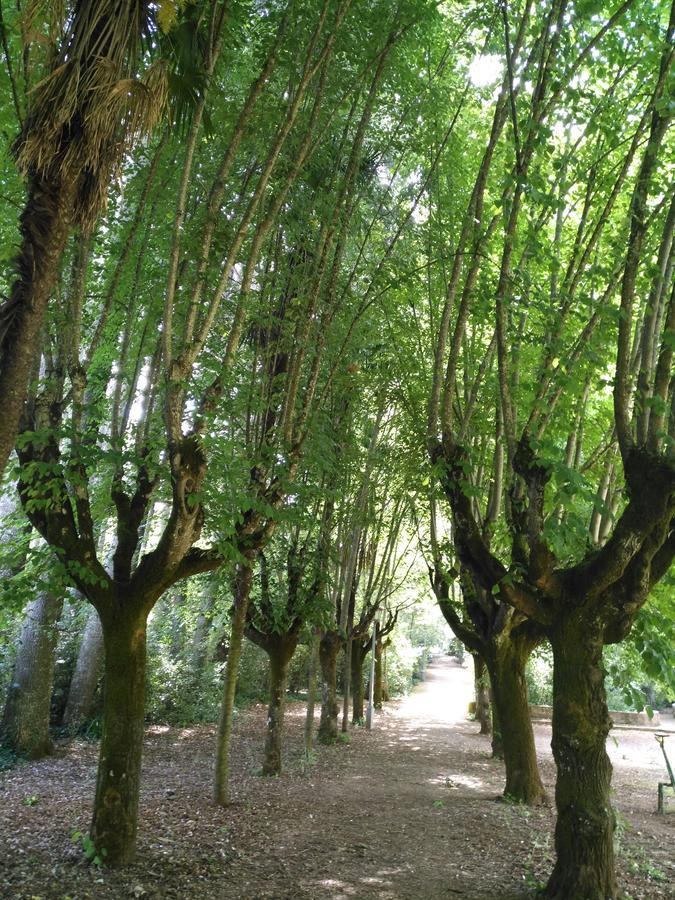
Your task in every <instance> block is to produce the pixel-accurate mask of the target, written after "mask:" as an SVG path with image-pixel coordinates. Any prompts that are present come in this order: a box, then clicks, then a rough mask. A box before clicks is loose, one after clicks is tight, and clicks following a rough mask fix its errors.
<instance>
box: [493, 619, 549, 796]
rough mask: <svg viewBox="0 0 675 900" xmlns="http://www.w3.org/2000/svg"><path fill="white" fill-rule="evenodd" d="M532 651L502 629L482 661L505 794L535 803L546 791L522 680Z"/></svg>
mask: <svg viewBox="0 0 675 900" xmlns="http://www.w3.org/2000/svg"><path fill="white" fill-rule="evenodd" d="M531 651H532V644H531V642H530V641H529V640H527V639H526V638H524V637H522V636H519V637H514V636H513V634H510V635H509V633H508V632H504V633H502V635H500V636H499V637H498V638H497V640H496V642H495V644H494V646H493V647H492V648H491V651H490V652H488V653H487V654H486V660H485V661H486V664H487V667H488V670H489V672H490V681H491V684H492V697H493V703H494V706H495V708H496V709H497V717H498V719H499V724H500V728H501V739H502V746H503V749H504V767H505V769H506V786H505V787H504V796H505V797H508V798H510V799H512V800H515V801H516V802H518V803H527V804H536V803H542V802H544V801H545V800H546V792H545V791H544V786H543V784H542V783H541V778H540V777H539V769H538V766H537V753H536V750H535V746H534V733H533V731H532V720H531V719H530V709H529V706H528V700H527V684H526V682H525V664H526V663H527V659H528V657H529V655H530V653H531Z"/></svg>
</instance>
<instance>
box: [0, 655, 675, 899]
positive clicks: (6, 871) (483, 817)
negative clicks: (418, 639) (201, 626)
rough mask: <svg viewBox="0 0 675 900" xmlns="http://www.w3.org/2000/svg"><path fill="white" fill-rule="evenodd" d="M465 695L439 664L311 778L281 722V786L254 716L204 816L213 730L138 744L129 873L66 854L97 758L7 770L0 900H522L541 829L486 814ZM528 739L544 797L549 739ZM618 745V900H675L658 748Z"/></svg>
mask: <svg viewBox="0 0 675 900" xmlns="http://www.w3.org/2000/svg"><path fill="white" fill-rule="evenodd" d="M471 690H472V684H471V673H470V668H469V667H467V668H466V669H464V668H460V667H459V666H457V664H456V663H455V662H454V661H453V660H450V659H447V658H445V659H441V660H439V661H437V662H436V664H434V665H432V666H430V668H429V677H428V680H427V682H426V683H425V684H424V685H422V686H420V688H418V689H417V690H416V691H415V692H413V694H411V696H410V697H408V698H407V699H405V700H404V701H402V702H400V703H398V704H392V705H391V706H390V707H389V709H388V710H387V711H386V712H384V713H382V714H380V715H378V717H377V720H376V728H375V730H374V731H373V732H372V733H370V734H368V733H366V732H365V731H363V730H362V729H356V730H354V731H353V733H352V739H351V742H350V743H349V744H339V745H336V746H335V747H329V748H321V749H320V750H319V752H318V758H317V761H316V763H315V764H314V765H312V767H311V768H310V769H309V770H308V771H307V772H303V771H302V767H301V763H300V761H299V749H300V746H301V740H302V713H303V710H302V707H301V705H300V704H294V705H291V709H290V710H289V713H290V714H289V722H288V740H287V746H288V764H287V766H286V772H285V774H284V775H283V776H282V777H281V778H278V779H263V778H260V777H258V776H257V775H256V774H255V773H256V771H257V769H258V767H259V765H260V750H261V746H262V739H263V727H264V710H263V708H262V707H257V708H255V709H253V710H250V711H248V712H247V713H246V714H244V715H242V716H241V717H240V719H239V722H238V727H237V731H236V734H235V741H234V747H233V757H234V767H235V777H234V779H233V785H234V791H233V795H234V803H233V805H232V806H231V807H229V808H228V809H227V810H220V809H216V808H214V807H213V806H212V805H211V804H210V802H209V801H210V782H211V771H212V758H213V729H212V728H209V727H200V728H193V729H168V728H165V729H162V728H155V729H151V730H150V732H149V734H148V738H147V749H146V756H145V764H144V781H143V799H142V804H141V822H142V825H141V837H140V841H139V861H138V863H137V864H136V865H135V866H133V867H132V868H131V869H129V870H126V871H124V872H106V871H100V870H98V869H97V868H95V867H90V866H87V865H85V864H84V863H83V862H82V855H81V852H80V851H79V850H78V848H76V847H74V846H73V844H72V843H71V842H70V840H69V836H70V834H71V832H72V831H73V830H74V829H80V830H83V831H86V827H87V824H88V816H89V804H90V802H91V796H92V793H93V783H94V775H95V763H96V748H95V747H94V746H92V745H87V744H75V745H70V746H69V747H68V748H62V749H61V750H60V753H59V755H57V756H55V757H53V758H52V759H50V760H46V761H44V762H41V763H33V764H26V765H22V766H19V767H17V768H16V769H14V770H13V771H12V772H10V773H7V774H6V775H5V776H2V777H1V778H0V791H1V792H2V796H3V801H4V802H3V804H2V810H1V811H0V897H2V898H12V900H14V898H21V900H24V898H26V900H29V898H33V900H34V898H41V900H52V898H59V900H66V898H72V900H85V898H123V897H145V898H149V897H153V898H154V897H162V898H184V900H188V898H199V900H202V898H203V900H210V898H214V900H215V898H235V897H236V898H275V900H284V898H287V900H291V898H293V900H295V898H299V900H302V898H317V900H319V898H326V900H328V898H330V900H342V898H371V897H372V898H375V897H377V898H381V900H387V898H410V900H413V898H414V900H441V898H453V897H461V898H467V900H468V898H471V900H521V898H526V897H527V898H532V897H533V896H534V892H535V888H536V886H537V885H538V883H540V882H541V879H543V878H544V877H545V875H546V873H547V872H548V871H549V870H550V866H551V853H552V849H551V848H552V837H551V835H552V827H553V815H552V812H551V811H550V810H549V809H546V808H541V809H535V810H528V809H525V808H522V807H516V806H512V805H509V804H505V803H502V802H495V798H496V797H497V795H498V794H499V793H500V791H501V789H502V786H503V784H502V767H501V764H500V763H499V762H497V761H495V760H492V759H491V758H490V757H489V741H488V739H486V738H485V737H481V736H480V735H478V734H477V727H476V725H475V724H474V723H472V722H468V721H466V720H465V710H466V707H467V703H468V700H469V699H470V697H471ZM536 732H537V743H538V747H539V750H540V754H541V760H542V771H543V776H544V780H545V782H546V783H547V785H548V786H549V788H550V789H551V790H552V781H553V766H552V761H551V759H550V750H549V749H548V746H547V745H548V743H549V742H550V729H549V728H548V727H547V726H544V725H541V726H537V729H536ZM618 741H619V743H618V745H616V746H615V745H614V744H613V743H612V744H611V750H612V756H613V757H614V762H615V766H616V778H615V784H616V787H617V806H618V808H619V810H620V812H621V816H622V818H621V822H622V823H623V824H622V826H621V834H620V837H621V842H622V845H623V848H622V853H621V856H620V871H621V880H622V884H623V886H624V887H625V888H626V889H627V890H628V891H629V895H630V897H631V898H633V900H638V898H657V897H659V898H661V897H672V896H673V893H672V881H671V882H670V884H669V883H668V882H667V881H666V880H664V879H666V878H668V877H669V876H670V877H672V874H673V869H672V868H669V867H670V866H671V865H672V846H673V838H674V837H675V833H674V832H675V829H674V827H673V825H674V823H675V814H673V815H671V816H670V817H667V818H666V819H659V818H657V817H656V816H655V815H654V813H653V808H654V800H655V782H656V781H657V780H658V778H659V777H660V775H661V768H662V767H661V768H660V767H659V760H658V756H657V754H656V753H653V750H656V751H658V748H657V747H656V742H655V741H654V740H653V738H652V736H651V735H650V734H644V733H639V732H620V733H618ZM652 745H653V746H652ZM626 820H630V821H631V822H632V823H633V827H632V829H631V830H626V829H627V824H626Z"/></svg>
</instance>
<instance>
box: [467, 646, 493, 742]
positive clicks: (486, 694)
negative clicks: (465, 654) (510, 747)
mask: <svg viewBox="0 0 675 900" xmlns="http://www.w3.org/2000/svg"><path fill="white" fill-rule="evenodd" d="M472 656H473V673H474V689H475V696H476V721H477V722H479V723H480V734H492V718H491V715H490V688H489V677H488V672H487V668H486V666H485V660H484V659H483V657H482V656H480V655H479V654H478V653H474V654H472Z"/></svg>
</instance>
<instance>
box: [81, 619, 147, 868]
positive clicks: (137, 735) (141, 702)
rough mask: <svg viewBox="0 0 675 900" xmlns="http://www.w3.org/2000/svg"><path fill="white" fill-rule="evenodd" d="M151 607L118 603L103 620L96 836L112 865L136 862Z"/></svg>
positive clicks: (102, 854)
mask: <svg viewBox="0 0 675 900" xmlns="http://www.w3.org/2000/svg"><path fill="white" fill-rule="evenodd" d="M148 608H149V607H147V606H144V605H143V604H141V603H138V602H128V603H126V602H122V603H120V602H118V603H117V604H116V606H115V609H114V610H113V609H111V610H108V611H106V613H105V615H103V617H102V626H103V641H104V647H105V663H104V689H103V731H102V735H101V748H100V753H99V766H98V779H97V782H96V796H95V798H94V816H93V820H92V824H91V838H92V840H93V842H94V846H95V847H96V850H97V853H98V854H99V856H100V857H101V859H102V860H103V861H104V862H105V864H106V865H110V866H120V865H125V864H127V863H129V862H131V861H132V860H133V858H134V855H135V852H136V831H137V828H138V796H139V786H140V776H141V757H142V752H143V730H144V711H145V665H146V619H147V611H146V610H147V609H148Z"/></svg>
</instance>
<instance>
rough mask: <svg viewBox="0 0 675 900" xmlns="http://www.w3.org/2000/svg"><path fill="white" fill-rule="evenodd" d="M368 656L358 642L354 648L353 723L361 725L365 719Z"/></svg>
mask: <svg viewBox="0 0 675 900" xmlns="http://www.w3.org/2000/svg"><path fill="white" fill-rule="evenodd" d="M365 656H366V654H365V653H364V652H363V650H362V649H361V647H360V646H359V644H358V642H357V643H355V644H354V645H353V647H352V713H353V715H352V722H353V723H354V725H360V724H362V722H363V721H364V719H365V714H364V711H363V661H364V659H365Z"/></svg>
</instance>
